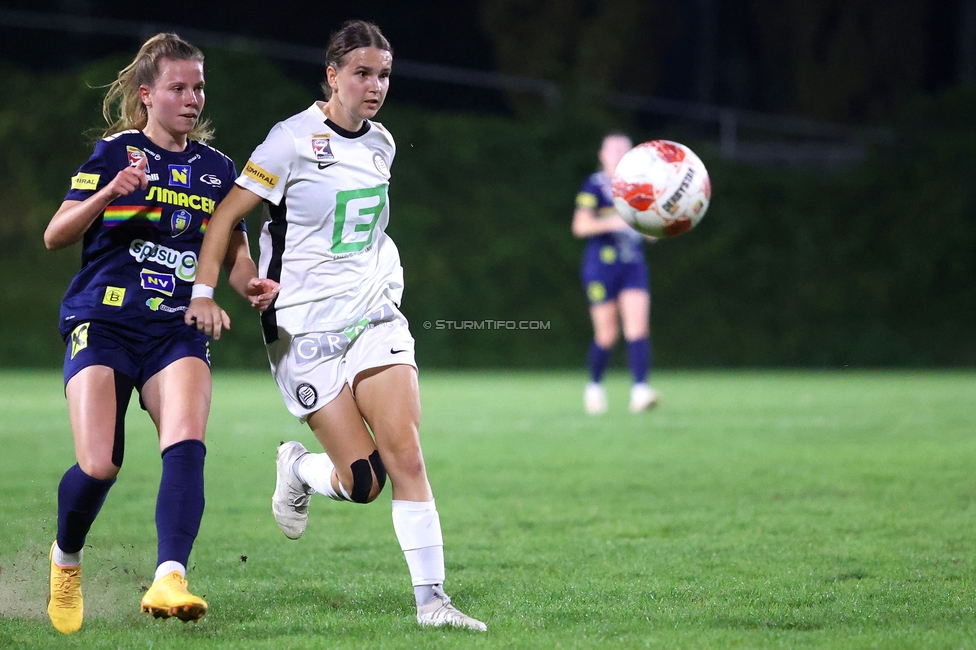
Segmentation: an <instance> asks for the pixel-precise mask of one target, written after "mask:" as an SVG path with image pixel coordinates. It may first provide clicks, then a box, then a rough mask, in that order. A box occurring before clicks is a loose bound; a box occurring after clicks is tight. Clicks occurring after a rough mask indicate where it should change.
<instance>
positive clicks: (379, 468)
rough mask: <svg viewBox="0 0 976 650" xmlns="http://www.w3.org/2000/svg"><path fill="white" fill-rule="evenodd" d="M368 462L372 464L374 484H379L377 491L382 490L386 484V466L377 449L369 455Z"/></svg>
mask: <svg viewBox="0 0 976 650" xmlns="http://www.w3.org/2000/svg"><path fill="white" fill-rule="evenodd" d="M369 464H370V465H372V466H373V474H376V484H377V485H378V486H379V490H377V493H379V492H382V491H383V486H385V485H386V467H385V466H384V465H383V461H382V460H381V459H380V450H379V449H377V450H376V451H374V452H373V453H371V454H370V455H369Z"/></svg>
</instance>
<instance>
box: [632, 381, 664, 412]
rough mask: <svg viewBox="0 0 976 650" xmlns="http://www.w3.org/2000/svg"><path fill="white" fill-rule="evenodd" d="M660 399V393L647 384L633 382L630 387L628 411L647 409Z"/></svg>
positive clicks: (655, 404)
mask: <svg viewBox="0 0 976 650" xmlns="http://www.w3.org/2000/svg"><path fill="white" fill-rule="evenodd" d="M660 400H661V394H660V393H658V392H657V391H656V390H654V389H653V388H651V387H650V386H648V385H647V384H634V385H633V386H632V387H631V389H630V412H631V413H641V412H643V411H649V410H651V409H652V408H654V407H655V406H657V403H658V402H659V401H660Z"/></svg>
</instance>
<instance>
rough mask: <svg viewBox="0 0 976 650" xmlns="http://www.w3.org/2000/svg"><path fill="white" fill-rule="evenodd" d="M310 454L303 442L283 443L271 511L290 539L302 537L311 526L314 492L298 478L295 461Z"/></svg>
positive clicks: (279, 450) (280, 447) (282, 530)
mask: <svg viewBox="0 0 976 650" xmlns="http://www.w3.org/2000/svg"><path fill="white" fill-rule="evenodd" d="M307 453H309V452H308V450H307V449H305V447H304V445H302V443H300V442H294V441H292V442H283V443H281V445H280V446H279V447H278V459H277V466H278V479H277V481H276V483H275V491H274V496H272V497H271V512H272V513H274V518H275V521H276V522H278V528H280V529H281V532H283V533H284V534H285V537H287V538H288V539H298V538H299V537H301V536H302V533H304V532H305V526H306V524H308V500H309V498H310V497H311V496H312V494H313V493H314V491H313V490H312V488H310V487H308V486H307V485H305V484H304V483H302V482H301V480H299V478H298V477H297V476H295V470H294V467H295V461H296V460H298V459H299V458H301V457H302V456H304V455H305V454H307Z"/></svg>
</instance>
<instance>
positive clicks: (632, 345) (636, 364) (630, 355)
mask: <svg viewBox="0 0 976 650" xmlns="http://www.w3.org/2000/svg"><path fill="white" fill-rule="evenodd" d="M627 365H628V366H630V372H631V374H632V375H634V383H635V384H642V383H644V382H645V381H647V371H648V370H649V369H650V367H651V339H649V338H647V339H637V340H636V341H627Z"/></svg>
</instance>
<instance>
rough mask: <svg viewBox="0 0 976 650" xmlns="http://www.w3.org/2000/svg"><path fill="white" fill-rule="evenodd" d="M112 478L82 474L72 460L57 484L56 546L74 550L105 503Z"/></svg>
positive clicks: (73, 551)
mask: <svg viewBox="0 0 976 650" xmlns="http://www.w3.org/2000/svg"><path fill="white" fill-rule="evenodd" d="M114 484H115V479H114V478H113V479H108V480H104V481H103V480H101V479H97V478H94V477H91V476H88V474H85V473H84V472H83V471H82V470H81V468H80V467H78V464H77V463H75V464H74V465H72V466H71V468H70V469H69V470H68V471H67V472H65V473H64V476H62V477H61V483H60V484H59V485H58V548H60V549H61V550H62V551H64V552H65V553H77V552H78V551H80V550H81V549H82V548H83V547H84V546H85V537H87V536H88V531H89V530H90V529H91V526H92V524H93V523H94V522H95V517H97V516H98V511H99V510H101V509H102V504H103V503H105V497H106V496H108V491H109V488H111V487H112V486H113V485H114Z"/></svg>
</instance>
